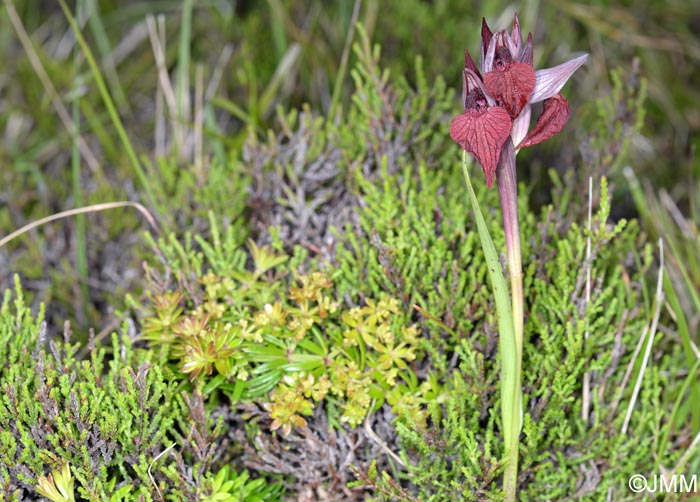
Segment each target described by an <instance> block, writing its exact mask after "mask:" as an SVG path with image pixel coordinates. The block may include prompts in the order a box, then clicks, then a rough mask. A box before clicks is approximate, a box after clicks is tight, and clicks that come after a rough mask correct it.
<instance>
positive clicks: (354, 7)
mask: <svg viewBox="0 0 700 502" xmlns="http://www.w3.org/2000/svg"><path fill="white" fill-rule="evenodd" d="M69 8H70V9H71V11H72V12H74V13H76V17H77V20H78V23H79V24H80V25H81V27H82V33H83V35H84V37H85V39H86V42H87V44H88V45H89V47H90V48H91V50H92V51H93V54H94V55H95V59H96V62H97V65H98V66H99V68H100V73H101V74H102V75H103V76H104V79H105V80H106V84H107V87H108V88H109V91H110V94H111V96H112V98H113V100H114V104H115V107H116V111H117V112H118V115H119V117H120V118H121V123H123V125H124V128H125V130H126V134H127V136H128V138H130V141H131V143H132V144H133V148H134V150H135V153H136V155H137V156H138V159H139V160H138V162H140V163H141V164H142V165H143V166H147V167H148V169H147V171H146V172H147V173H148V179H149V180H150V182H151V183H150V184H151V192H152V193H146V192H145V191H144V186H143V185H144V183H143V179H139V176H138V175H135V171H134V159H133V158H129V156H128V155H127V152H126V150H125V147H124V144H123V142H122V140H121V139H120V137H119V134H118V130H117V128H116V123H115V120H114V118H113V117H112V118H110V115H109V110H108V108H107V107H106V105H105V101H104V100H103V98H102V97H101V96H100V93H99V92H98V82H96V80H95V74H94V73H93V72H92V71H91V70H90V66H89V62H88V61H86V59H85V56H84V51H83V50H81V49H80V48H79V47H78V44H77V43H76V40H75V37H74V36H73V35H72V32H71V31H70V28H69V24H68V21H67V20H66V17H65V15H64V13H63V11H62V9H61V7H60V5H59V4H58V3H54V2H44V1H39V0H15V1H13V2H5V3H4V4H3V8H2V9H0V236H5V235H7V234H9V233H10V232H11V231H12V230H15V229H17V228H20V227H21V226H23V225H25V224H27V223H30V222H32V221H36V220H38V219H39V218H42V217H45V216H48V215H51V214H55V213H57V212H59V211H63V210H66V209H71V208H74V207H79V206H83V205H88V204H95V203H100V202H107V201H119V200H133V201H140V202H142V203H144V204H145V205H146V206H147V207H149V209H151V210H152V211H154V212H155V213H156V215H157V217H158V218H159V220H160V221H162V222H163V225H164V229H165V230H166V231H167V230H173V229H176V228H180V229H182V228H190V229H193V230H194V231H195V232H196V231H198V230H202V231H204V229H205V228H206V218H205V215H204V209H206V208H205V207H204V206H206V204H205V203H202V202H201V201H199V200H197V197H196V196H193V195H192V189H193V188H194V187H201V186H203V185H204V184H205V181H204V178H205V177H206V173H205V172H204V171H203V170H202V169H201V168H202V165H203V164H204V162H203V160H202V159H203V158H204V157H206V158H207V159H209V158H214V159H218V161H219V162H222V163H226V162H229V161H231V162H232V161H234V160H235V159H239V158H240V156H241V155H240V152H241V149H242V148H243V145H244V143H245V141H246V140H247V139H248V138H250V137H251V135H253V136H257V137H264V136H265V135H266V131H267V130H268V129H269V128H279V127H280V125H279V123H278V122H277V121H276V116H277V115H276V113H275V110H276V108H277V107H278V106H279V107H282V108H283V109H289V108H297V107H302V106H306V105H308V106H309V107H310V108H311V110H313V111H314V112H315V113H316V114H317V115H322V116H332V117H333V118H334V119H335V120H343V116H342V110H343V107H342V105H343V104H344V103H346V102H347V100H349V99H350V96H351V92H352V89H353V79H352V78H351V76H350V72H349V70H348V69H349V68H353V66H354V62H355V61H354V59H355V55H354V53H353V51H350V50H348V47H349V44H348V41H349V40H351V36H352V34H353V31H352V30H351V29H350V27H351V26H352V25H353V21H354V20H357V21H358V22H359V23H361V24H362V26H364V29H365V30H366V31H367V33H368V35H369V37H370V39H371V40H372V41H373V42H375V43H378V44H380V45H381V47H382V65H383V66H384V67H386V68H389V69H390V70H391V72H392V74H393V75H395V76H396V75H403V76H405V78H406V79H407V80H408V81H409V82H413V81H414V80H415V78H416V76H415V72H414V67H415V64H414V63H415V58H416V56H418V55H420V56H422V59H423V66H424V69H425V74H426V75H427V77H428V79H431V78H434V77H437V76H438V75H442V76H443V77H444V78H445V80H446V81H447V84H448V86H449V87H452V88H455V89H457V90H459V89H460V88H461V82H460V72H461V63H462V53H463V50H464V49H465V48H468V49H470V50H471V51H472V52H477V53H478V51H477V49H478V47H479V46H478V44H479V37H480V32H479V29H478V26H479V23H480V18H481V17H482V16H485V17H486V19H487V20H488V21H489V23H490V24H491V26H492V27H494V28H496V29H498V28H502V27H507V26H509V25H510V22H511V20H512V15H513V13H514V12H516V10H517V12H518V14H519V16H520V20H521V24H522V26H523V28H524V30H525V31H526V32H527V31H528V30H529V31H532V33H533V37H534V41H535V66H536V67H547V66H553V65H556V64H558V63H560V62H562V61H564V60H565V59H566V58H567V57H569V56H571V54H573V53H576V52H583V51H586V52H589V53H590V54H591V59H590V60H589V63H588V65H587V66H586V67H585V68H584V69H583V70H582V71H579V72H578V73H577V74H576V76H575V77H574V79H572V81H571V83H570V84H569V85H568V86H567V88H566V89H565V91H564V92H565V94H566V96H567V98H568V99H569V101H570V102H571V106H572V111H573V114H574V116H576V120H575V121H572V123H571V124H570V125H569V126H568V127H567V129H566V130H565V132H564V133H563V134H561V135H559V136H558V137H557V138H556V139H554V140H552V141H550V142H548V143H547V144H546V145H543V146H542V147H538V148H537V149H528V150H526V151H523V153H522V154H521V158H522V159H523V160H521V162H520V163H519V165H520V166H521V169H522V171H521V174H520V176H521V180H523V181H525V182H526V183H527V184H528V186H529V187H531V193H532V198H531V200H532V202H531V203H532V204H533V206H539V205H541V204H542V203H545V202H549V200H550V196H549V193H550V191H549V189H550V187H551V181H550V177H549V176H548V175H547V170H548V169H549V168H551V167H555V168H557V169H558V170H559V171H560V173H562V174H563V173H566V172H567V166H570V165H573V162H572V158H573V157H575V156H582V157H583V158H584V161H587V162H588V165H589V172H585V173H580V172H579V173H577V172H568V174H564V175H563V176H562V178H563V179H564V180H565V182H566V183H568V184H570V185H573V186H576V187H579V191H580V193H581V195H582V196H585V194H586V190H587V182H586V180H587V177H588V176H589V175H592V176H594V177H599V176H600V175H602V174H606V175H608V176H609V177H610V179H611V182H612V187H613V189H614V191H615V209H614V211H613V214H614V215H617V216H618V217H622V216H624V217H629V216H634V215H636V214H641V216H642V217H643V224H644V228H645V230H646V231H647V232H648V233H649V234H650V235H651V236H659V235H664V236H666V237H667V238H668V239H671V240H673V242H674V245H675V248H676V249H675V251H674V253H675V259H674V257H671V259H670V261H671V264H672V266H673V263H674V262H676V263H677V267H679V268H678V269H677V271H676V272H675V274H676V276H675V277H676V278H677V279H678V282H677V284H679V285H680V286H679V287H682V288H685V289H683V290H682V291H680V292H679V297H680V300H679V308H682V309H684V310H685V311H686V312H687V313H688V314H690V316H689V317H688V318H689V319H690V321H691V326H690V328H689V329H692V327H693V324H692V323H693V322H694V323H695V326H697V315H698V312H700V305H699V304H698V302H697V293H696V292H695V291H697V286H698V284H700V266H699V264H698V258H697V256H696V255H697V253H695V252H694V251H693V250H697V245H698V221H700V218H699V212H700V210H698V200H697V192H698V188H700V187H699V186H698V179H700V174H699V171H700V164H699V163H698V162H697V160H696V157H695V147H696V145H697V133H698V129H699V128H700V105H699V102H700V100H698V91H697V82H700V65H699V64H698V63H699V60H700V38H698V36H697V33H698V31H699V30H700V3H699V2H698V1H687V0H670V1H666V2H657V1H654V0H641V1H634V2H633V1H620V2H611V1H607V0H594V1H592V2H586V3H584V2H575V1H568V0H560V1H557V2H541V1H538V0H531V1H523V2H520V3H519V4H517V5H516V4H514V3H509V2H505V1H500V0H488V1H468V0H433V1H427V0H406V1H402V2H381V1H379V0H364V1H355V0H337V1H335V2H323V1H299V0H258V1H237V2H236V1H215V0H210V1H205V0H200V1H195V0H184V1H181V0H154V1H116V0H84V1H79V2H77V4H76V3H75V2H71V3H70V5H69ZM25 34H26V36H28V37H29V38H28V39H25V41H24V43H22V42H21V40H22V37H23V36H24V35H25ZM27 43H31V48H30V49H29V50H28V48H27V47H28V46H27V45H26V44H27ZM161 49H162V50H161ZM154 54H158V55H162V61H161V62H160V63H159V61H158V58H156V57H155V56H154ZM30 56H32V57H34V59H35V60H34V61H32V60H31V58H30ZM159 64H160V67H159ZM37 65H39V66H41V67H43V69H44V71H45V72H46V76H47V77H48V80H50V82H51V85H52V87H53V90H51V89H49V88H47V81H46V80H42V78H40V76H39V74H38V73H37ZM159 68H160V70H161V71H159ZM613 69H619V72H618V73H617V75H618V78H621V79H624V80H625V81H626V83H627V84H628V85H627V88H628V89H629V96H627V97H625V96H623V97H622V99H613V100H610V103H612V105H611V106H616V107H617V108H618V109H617V110H615V112H616V114H617V116H618V117H622V118H623V120H622V121H621V122H622V123H623V126H622V127H629V128H630V129H634V123H635V122H636V121H639V120H641V119H642V117H639V116H634V113H633V112H631V111H630V110H633V109H634V106H632V104H631V102H630V104H629V105H628V106H625V99H628V100H630V101H633V100H634V99H638V98H639V96H640V93H641V94H643V92H642V91H640V82H644V81H646V82H648V87H647V89H648V98H647V103H646V116H645V117H643V119H644V123H643V127H642V128H641V133H634V134H633V135H632V137H625V135H624V134H623V135H621V136H620V137H625V139H624V140H620V142H619V144H616V142H615V141H611V146H610V148H613V149H614V148H628V154H629V155H628V156H627V157H626V158H627V162H626V163H624V165H613V164H612V163H611V162H610V161H609V159H608V158H606V157H605V156H604V155H603V156H598V157H595V158H586V152H587V151H586V146H587V142H589V141H590V138H589V137H588V136H587V133H586V131H587V130H590V128H591V127H597V126H600V127H605V126H606V124H598V125H596V122H595V121H596V117H597V114H596V107H598V106H601V104H600V103H601V101H600V98H601V97H605V96H606V95H607V94H609V93H610V92H612V89H613V85H612V83H611V77H610V72H611V71H612V70H613ZM164 80H165V81H168V85H164ZM168 87H169V88H170V91H172V92H171V95H169V94H168V92H167V91H168ZM164 89H165V91H164ZM457 94H458V93H457ZM57 101H60V102H61V103H62V104H63V106H64V107H65V113H64V115H65V116H67V117H72V120H73V121H74V122H75V123H76V124H78V129H79V130H80V134H81V135H82V137H83V138H84V139H85V143H86V145H84V148H87V149H88V150H89V151H90V152H91V154H92V155H93V156H94V161H93V162H89V161H87V159H86V158H85V156H84V155H83V162H82V164H77V163H75V162H73V159H74V158H75V157H76V156H75V155H74V153H73V152H74V148H77V147H76V146H75V144H74V143H75V141H74V140H75V137H74V135H72V134H71V129H70V127H68V126H67V125H66V119H65V116H64V117H63V118H60V117H59V114H58V113H57V111H56V102H57ZM169 108H177V110H170V113H169V114H166V113H165V112H164V110H168V109H169ZM458 108H459V103H458V100H457V99H455V106H454V110H455V111H457V110H458ZM626 114H629V115H630V117H628V118H627V119H628V120H624V119H625V118H626V117H625V115H626ZM166 115H167V116H168V117H169V118H168V119H165V118H164V117H165V116H166ZM173 116H175V117H176V118H177V119H176V120H172V117H173ZM445 121H446V122H447V121H449V116H445ZM625 123H627V125H624V124H625ZM196 124H199V127H196ZM197 129H199V133H200V136H201V137H200V138H199V140H198V139H197ZM616 134H619V131H610V137H611V138H615V137H616ZM202 137H203V139H202ZM202 144H204V145H205V146H204V148H202V147H201V145H202ZM613 157H615V158H617V157H616V156H614V155H611V157H610V158H613ZM232 159H234V160H232ZM617 164H619V163H617ZM190 166H194V167H195V168H194V169H190ZM626 166H629V167H631V170H627V177H626V176H625V174H624V169H623V168H624V167H626ZM198 168H199V170H198ZM569 171H570V170H569ZM136 174H138V172H137V173H136ZM228 182H229V183H235V182H236V179H235V178H233V179H231V180H229V181H228ZM652 187H653V189H652ZM633 196H634V197H633ZM249 209H250V208H249ZM147 228H148V226H147V223H146V222H145V221H144V220H143V218H142V217H141V216H140V215H139V214H138V213H137V212H135V211H132V210H130V209H119V210H112V211H107V212H101V213H93V214H88V215H86V216H85V217H84V218H71V219H65V220H61V221H58V222H55V223H51V224H49V225H44V226H42V227H39V228H37V229H35V230H32V231H31V232H29V233H28V234H25V235H23V236H22V237H20V238H18V239H16V240H14V241H12V242H10V243H9V244H7V245H6V246H4V247H3V248H2V249H0V287H1V288H0V289H5V288H6V287H8V286H9V284H10V277H11V275H12V274H13V273H15V272H18V273H20V274H21V276H22V279H23V284H24V286H25V288H26V289H27V290H28V291H29V292H31V293H33V294H34V299H35V301H37V302H38V301H45V302H47V303H48V304H50V311H49V313H48V316H49V320H50V321H51V322H52V324H54V325H62V323H63V321H64V320H65V319H69V318H70V319H73V320H74V325H73V326H74V329H75V330H77V331H85V330H86V329H87V328H88V327H90V326H94V325H100V324H101V325H103V326H104V324H105V321H104V319H105V316H107V318H109V316H111V315H112V314H113V312H112V310H113V308H114V307H112V305H114V306H115V307H116V308H119V306H120V305H121V304H122V301H121V299H120V298H122V297H123V294H124V293H125V292H127V291H135V290H136V291H137V290H138V289H139V288H140V287H141V286H142V285H141V283H140V278H141V275H142V269H141V265H140V262H141V261H142V259H143V257H144V253H145V252H147V249H146V247H145V245H144V244H143V240H142V239H141V238H140V236H139V233H140V232H141V231H143V230H145V229H147ZM672 273H673V272H672ZM114 299H120V300H118V301H116V302H113V301H112V300H114ZM688 299H690V300H688ZM98 319H100V320H101V321H100V322H98Z"/></svg>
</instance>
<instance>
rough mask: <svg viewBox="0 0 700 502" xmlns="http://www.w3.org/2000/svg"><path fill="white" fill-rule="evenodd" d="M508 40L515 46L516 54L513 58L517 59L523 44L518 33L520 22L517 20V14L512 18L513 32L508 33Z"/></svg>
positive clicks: (521, 37) (520, 33) (519, 32)
mask: <svg viewBox="0 0 700 502" xmlns="http://www.w3.org/2000/svg"><path fill="white" fill-rule="evenodd" d="M510 38H511V40H513V43H514V44H515V49H516V54H515V55H513V57H514V58H515V57H517V53H518V52H520V48H521V46H522V44H523V34H522V32H521V31H520V21H519V20H518V14H515V17H514V18H513V30H512V31H511V32H510Z"/></svg>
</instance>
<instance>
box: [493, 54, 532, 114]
mask: <svg viewBox="0 0 700 502" xmlns="http://www.w3.org/2000/svg"><path fill="white" fill-rule="evenodd" d="M484 84H485V86H486V90H487V91H488V92H489V94H491V96H493V97H494V98H495V99H496V101H498V102H499V103H501V104H502V105H503V107H504V108H505V109H506V110H507V111H508V113H509V114H510V117H511V118H512V119H515V118H516V117H517V116H518V115H519V114H520V111H521V110H522V109H523V106H525V104H526V103H527V102H528V100H529V99H530V95H531V94H532V91H533V89H534V88H535V70H533V69H532V66H530V65H528V64H525V63H508V64H506V65H503V66H500V65H499V66H496V67H494V69H493V71H490V72H489V73H487V74H486V75H484Z"/></svg>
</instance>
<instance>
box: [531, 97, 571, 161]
mask: <svg viewBox="0 0 700 502" xmlns="http://www.w3.org/2000/svg"><path fill="white" fill-rule="evenodd" d="M570 115H571V110H570V109H569V103H568V102H567V101H566V98H564V96H562V95H561V94H557V95H555V96H553V97H551V98H549V99H546V100H545V101H544V106H543V108H542V113H540V116H539V117H537V123H536V124H535V127H534V128H533V129H532V131H530V132H529V133H528V135H527V136H525V139H523V141H522V143H520V144H519V145H518V148H525V147H527V146H532V145H536V144H537V143H541V142H543V141H544V140H546V139H549V138H551V137H552V136H554V135H555V134H557V133H559V132H561V130H562V129H564V126H565V125H566V123H567V122H568V121H569V116H570Z"/></svg>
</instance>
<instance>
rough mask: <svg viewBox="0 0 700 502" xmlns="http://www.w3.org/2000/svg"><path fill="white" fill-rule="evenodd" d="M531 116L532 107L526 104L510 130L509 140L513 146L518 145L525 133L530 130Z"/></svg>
mask: <svg viewBox="0 0 700 502" xmlns="http://www.w3.org/2000/svg"><path fill="white" fill-rule="evenodd" d="M531 115H532V106H530V103H527V104H526V105H525V106H524V107H523V109H522V111H521V112H520V115H518V117H517V118H516V119H515V120H513V127H511V129H510V138H511V139H512V140H513V144H514V145H517V144H518V143H520V142H521V141H522V140H523V138H524V137H525V136H527V131H528V129H530V116H531Z"/></svg>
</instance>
